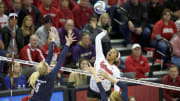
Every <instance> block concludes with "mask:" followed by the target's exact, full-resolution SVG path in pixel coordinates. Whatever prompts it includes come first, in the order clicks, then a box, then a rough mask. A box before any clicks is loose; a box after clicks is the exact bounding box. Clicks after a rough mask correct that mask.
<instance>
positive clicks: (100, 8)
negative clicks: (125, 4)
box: [94, 1, 107, 14]
mask: <svg viewBox="0 0 180 101" xmlns="http://www.w3.org/2000/svg"><path fill="white" fill-rule="evenodd" d="M106 10H107V4H106V3H105V2H104V1H97V2H96V3H95V4H94V11H95V12H96V13H97V14H103V13H105V12H106Z"/></svg>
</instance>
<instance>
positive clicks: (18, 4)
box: [7, 0, 22, 16]
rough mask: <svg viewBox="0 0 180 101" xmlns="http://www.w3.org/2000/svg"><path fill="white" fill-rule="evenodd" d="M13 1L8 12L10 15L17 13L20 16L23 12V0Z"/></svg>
mask: <svg viewBox="0 0 180 101" xmlns="http://www.w3.org/2000/svg"><path fill="white" fill-rule="evenodd" d="M11 1H12V7H11V9H10V10H9V11H8V12H7V14H9V13H16V14H17V15H18V16H19V12H20V10H21V3H22V1H21V0H11Z"/></svg>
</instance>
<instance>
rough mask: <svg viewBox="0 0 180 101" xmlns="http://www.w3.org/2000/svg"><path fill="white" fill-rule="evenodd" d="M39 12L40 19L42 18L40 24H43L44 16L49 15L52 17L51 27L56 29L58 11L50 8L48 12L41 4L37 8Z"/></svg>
mask: <svg viewBox="0 0 180 101" xmlns="http://www.w3.org/2000/svg"><path fill="white" fill-rule="evenodd" d="M39 10H40V12H41V14H42V17H43V19H42V22H44V17H45V16H46V15H50V16H51V17H52V21H53V26H55V27H56V28H58V10H57V9H56V8H54V7H53V6H51V8H50V9H49V10H47V9H45V7H44V5H43V4H41V5H40V7H39Z"/></svg>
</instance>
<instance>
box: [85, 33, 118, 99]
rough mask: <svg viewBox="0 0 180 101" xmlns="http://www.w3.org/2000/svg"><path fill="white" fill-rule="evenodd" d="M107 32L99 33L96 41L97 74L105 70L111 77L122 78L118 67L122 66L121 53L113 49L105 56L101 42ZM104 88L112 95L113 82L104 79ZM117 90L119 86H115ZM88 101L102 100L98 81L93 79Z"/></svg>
mask: <svg viewBox="0 0 180 101" xmlns="http://www.w3.org/2000/svg"><path fill="white" fill-rule="evenodd" d="M106 34H107V31H103V32H101V33H99V34H98V35H97V36H96V39H95V45H96V61H95V64H94V66H95V68H96V73H98V72H99V71H101V70H103V71H105V72H107V73H108V74H110V75H111V76H113V77H115V78H119V77H120V70H119V69H118V67H117V65H119V64H120V60H119V58H120V53H119V52H118V51H117V50H116V49H111V50H109V51H108V53H107V55H106V57H105V56H104V54H103V49H102V43H101V40H102V38H103V37H104V36H106ZM101 83H102V86H103V87H104V89H105V91H106V93H107V95H108V96H109V95H110V90H111V81H109V80H107V79H102V80H101ZM114 88H115V90H118V91H119V87H118V86H117V85H114ZM87 96H88V101H99V100H100V94H99V89H98V86H97V84H96V81H95V79H94V78H93V77H91V79H90V87H89V90H88V94H87Z"/></svg>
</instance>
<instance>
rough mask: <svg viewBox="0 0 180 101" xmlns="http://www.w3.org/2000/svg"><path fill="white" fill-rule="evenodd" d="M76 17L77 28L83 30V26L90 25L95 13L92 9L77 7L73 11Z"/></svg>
mask: <svg viewBox="0 0 180 101" xmlns="http://www.w3.org/2000/svg"><path fill="white" fill-rule="evenodd" d="M72 12H73V16H74V22H75V26H76V27H77V28H79V29H81V27H82V26H84V25H85V24H87V23H88V21H89V18H90V16H91V14H92V13H93V11H92V9H91V8H90V7H86V8H82V7H81V6H80V5H77V6H76V7H74V9H73V10H72Z"/></svg>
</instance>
